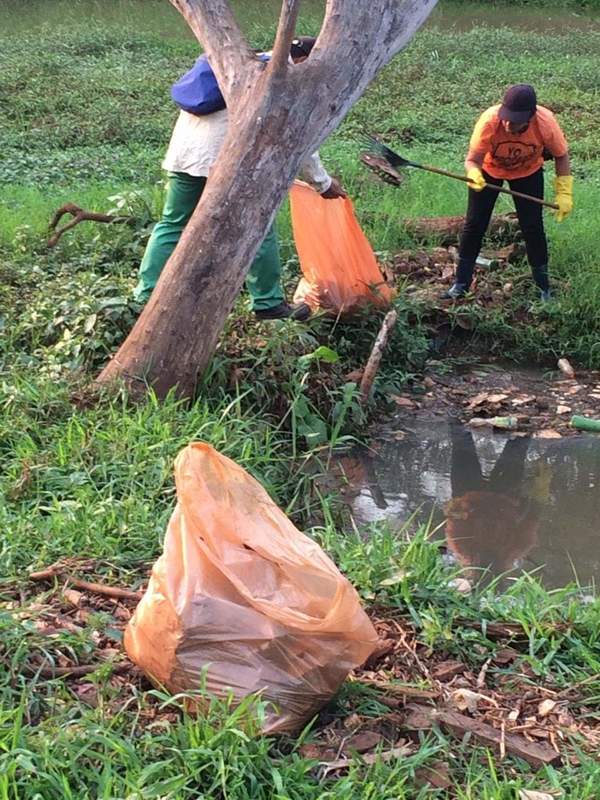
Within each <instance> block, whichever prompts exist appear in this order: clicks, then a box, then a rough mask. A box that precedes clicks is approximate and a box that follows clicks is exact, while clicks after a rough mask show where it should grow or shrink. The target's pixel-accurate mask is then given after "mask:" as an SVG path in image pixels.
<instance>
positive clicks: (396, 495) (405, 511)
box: [340, 420, 600, 588]
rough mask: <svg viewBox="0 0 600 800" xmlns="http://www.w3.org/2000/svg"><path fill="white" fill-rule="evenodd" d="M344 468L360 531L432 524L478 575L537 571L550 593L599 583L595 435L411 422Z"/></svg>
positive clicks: (599, 479)
mask: <svg viewBox="0 0 600 800" xmlns="http://www.w3.org/2000/svg"><path fill="white" fill-rule="evenodd" d="M340 466H341V467H342V468H343V470H344V472H345V474H346V479H347V480H348V483H349V485H348V486H347V487H346V488H345V489H344V495H345V497H346V498H347V502H348V503H349V505H350V507H351V510H352V514H353V517H354V519H355V522H356V524H357V525H358V527H359V528H360V527H361V526H364V525H365V524H366V523H370V522H375V521H381V520H386V521H387V522H388V523H389V524H390V525H391V526H392V528H397V529H400V528H401V527H402V526H403V525H404V524H405V523H406V522H407V521H408V520H410V519H411V517H413V519H414V524H418V523H421V522H423V523H425V522H428V521H429V520H430V519H431V521H432V522H433V524H434V525H438V524H439V525H440V526H441V527H440V529H439V532H438V534H437V535H439V536H440V537H445V540H446V546H447V549H448V553H449V555H450V557H452V558H453V559H454V560H455V561H456V562H458V563H460V564H462V565H463V566H464V567H466V568H473V570H474V574H475V572H476V573H477V574H480V571H481V568H484V569H485V568H489V570H490V573H493V574H501V573H505V572H507V571H511V574H513V575H514V574H518V573H519V571H522V570H524V571H527V572H531V571H533V570H539V575H540V576H541V578H542V580H543V581H544V583H545V585H546V586H548V587H550V588H553V587H561V586H564V585H565V584H567V583H569V582H571V581H573V580H574V579H575V578H576V579H577V580H578V581H579V582H580V584H581V585H582V586H585V587H588V586H590V585H592V584H593V582H594V581H597V580H598V579H599V578H600V492H599V491H598V485H599V484H600V438H595V437H593V436H580V437H573V438H568V439H566V438H565V439H562V440H544V439H535V438H531V437H529V436H523V437H519V438H509V437H508V436H506V435H498V434H491V433H487V432H485V433H484V432H480V431H473V432H471V431H470V430H469V429H468V428H465V427H463V426H461V425H459V424H457V423H452V422H446V421H443V422H438V421H431V420H428V421H422V420H421V421H417V420H415V421H414V422H412V421H411V422H410V429H408V426H405V427H404V430H402V431H389V432H388V433H387V434H386V439H385V440H384V441H382V442H380V444H379V446H378V448H377V452H372V451H360V452H355V453H353V454H352V455H349V456H345V457H342V458H341V459H340Z"/></svg>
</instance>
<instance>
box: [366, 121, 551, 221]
mask: <svg viewBox="0 0 600 800" xmlns="http://www.w3.org/2000/svg"><path fill="white" fill-rule="evenodd" d="M364 144H365V150H366V152H367V153H369V154H371V155H374V156H377V157H378V158H380V159H382V160H383V161H385V162H386V163H387V164H389V165H390V167H392V168H393V169H398V168H399V167H413V168H414V169H423V170H425V171H426V172H433V173H435V174H436V175H445V176H446V177H447V178H454V179H455V180H457V181H463V183H470V181H469V178H467V176H466V175H458V174H457V173H456V172H448V171H447V170H445V169H439V168H438V167H428V166H425V165H424V164H417V163H415V162H414V161H409V160H408V159H407V158H403V157H402V156H401V155H399V154H398V153H395V152H394V151H393V150H391V149H390V148H389V147H387V146H386V145H385V144H383V142H380V141H379V139H376V138H375V137H374V136H371V135H370V134H366V135H365V137H364ZM485 185H486V187H487V188H489V189H494V190H495V191H496V192H501V193H502V194H510V195H512V196H513V197H521V198H523V200H530V201H531V202H532V203H538V205H540V206H546V207H547V208H553V209H554V210H555V211H558V206H557V205H556V204H555V203H547V202H546V201H545V200H540V198H539V197H533V195H530V194H524V193H523V192H515V191H513V190H512V189H504V187H502V186H496V185H495V184H493V183H486V184H485Z"/></svg>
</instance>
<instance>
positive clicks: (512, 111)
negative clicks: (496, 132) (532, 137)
mask: <svg viewBox="0 0 600 800" xmlns="http://www.w3.org/2000/svg"><path fill="white" fill-rule="evenodd" d="M536 110H537V97H536V96H535V89H534V88H533V86H530V85H529V84H528V83H517V84H516V85H515V86H511V87H510V88H509V89H507V90H506V94H505V95H504V98H503V100H502V105H501V106H500V111H499V112H498V116H499V117H500V119H505V120H508V121H509V122H514V123H515V124H516V125H522V124H523V123H524V122H529V120H530V119H531V118H532V117H533V115H534V114H535V112H536Z"/></svg>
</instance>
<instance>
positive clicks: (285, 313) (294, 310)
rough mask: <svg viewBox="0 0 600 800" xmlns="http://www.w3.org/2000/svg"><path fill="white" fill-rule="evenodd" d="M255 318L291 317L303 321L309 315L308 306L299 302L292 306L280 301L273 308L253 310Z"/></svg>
mask: <svg viewBox="0 0 600 800" xmlns="http://www.w3.org/2000/svg"><path fill="white" fill-rule="evenodd" d="M254 314H255V316H256V318H257V319H293V320H295V321H296V322H305V321H306V320H307V319H308V318H309V317H310V315H311V310H310V306H308V305H307V304H306V303H299V304H298V305H295V306H292V305H290V304H289V303H280V304H279V305H278V306H273V308H261V309H259V310H258V311H255V312H254Z"/></svg>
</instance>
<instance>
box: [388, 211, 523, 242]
mask: <svg viewBox="0 0 600 800" xmlns="http://www.w3.org/2000/svg"><path fill="white" fill-rule="evenodd" d="M403 224H404V228H405V230H406V232H407V233H409V234H410V235H411V236H412V237H413V238H414V239H416V240H417V241H424V242H430V241H431V240H432V239H434V240H436V241H438V242H439V244H441V245H444V246H447V245H452V244H457V243H458V239H459V236H460V234H461V232H462V229H463V227H464V224H465V218H464V217H417V218H415V219H405V220H404V223H403ZM487 233H488V236H491V237H496V238H499V239H503V240H506V242H507V243H508V242H513V241H515V239H518V238H519V235H520V234H519V225H518V222H517V218H516V214H512V213H511V214H499V215H498V216H495V217H492V219H491V221H490V224H489V227H488V232H487Z"/></svg>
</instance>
